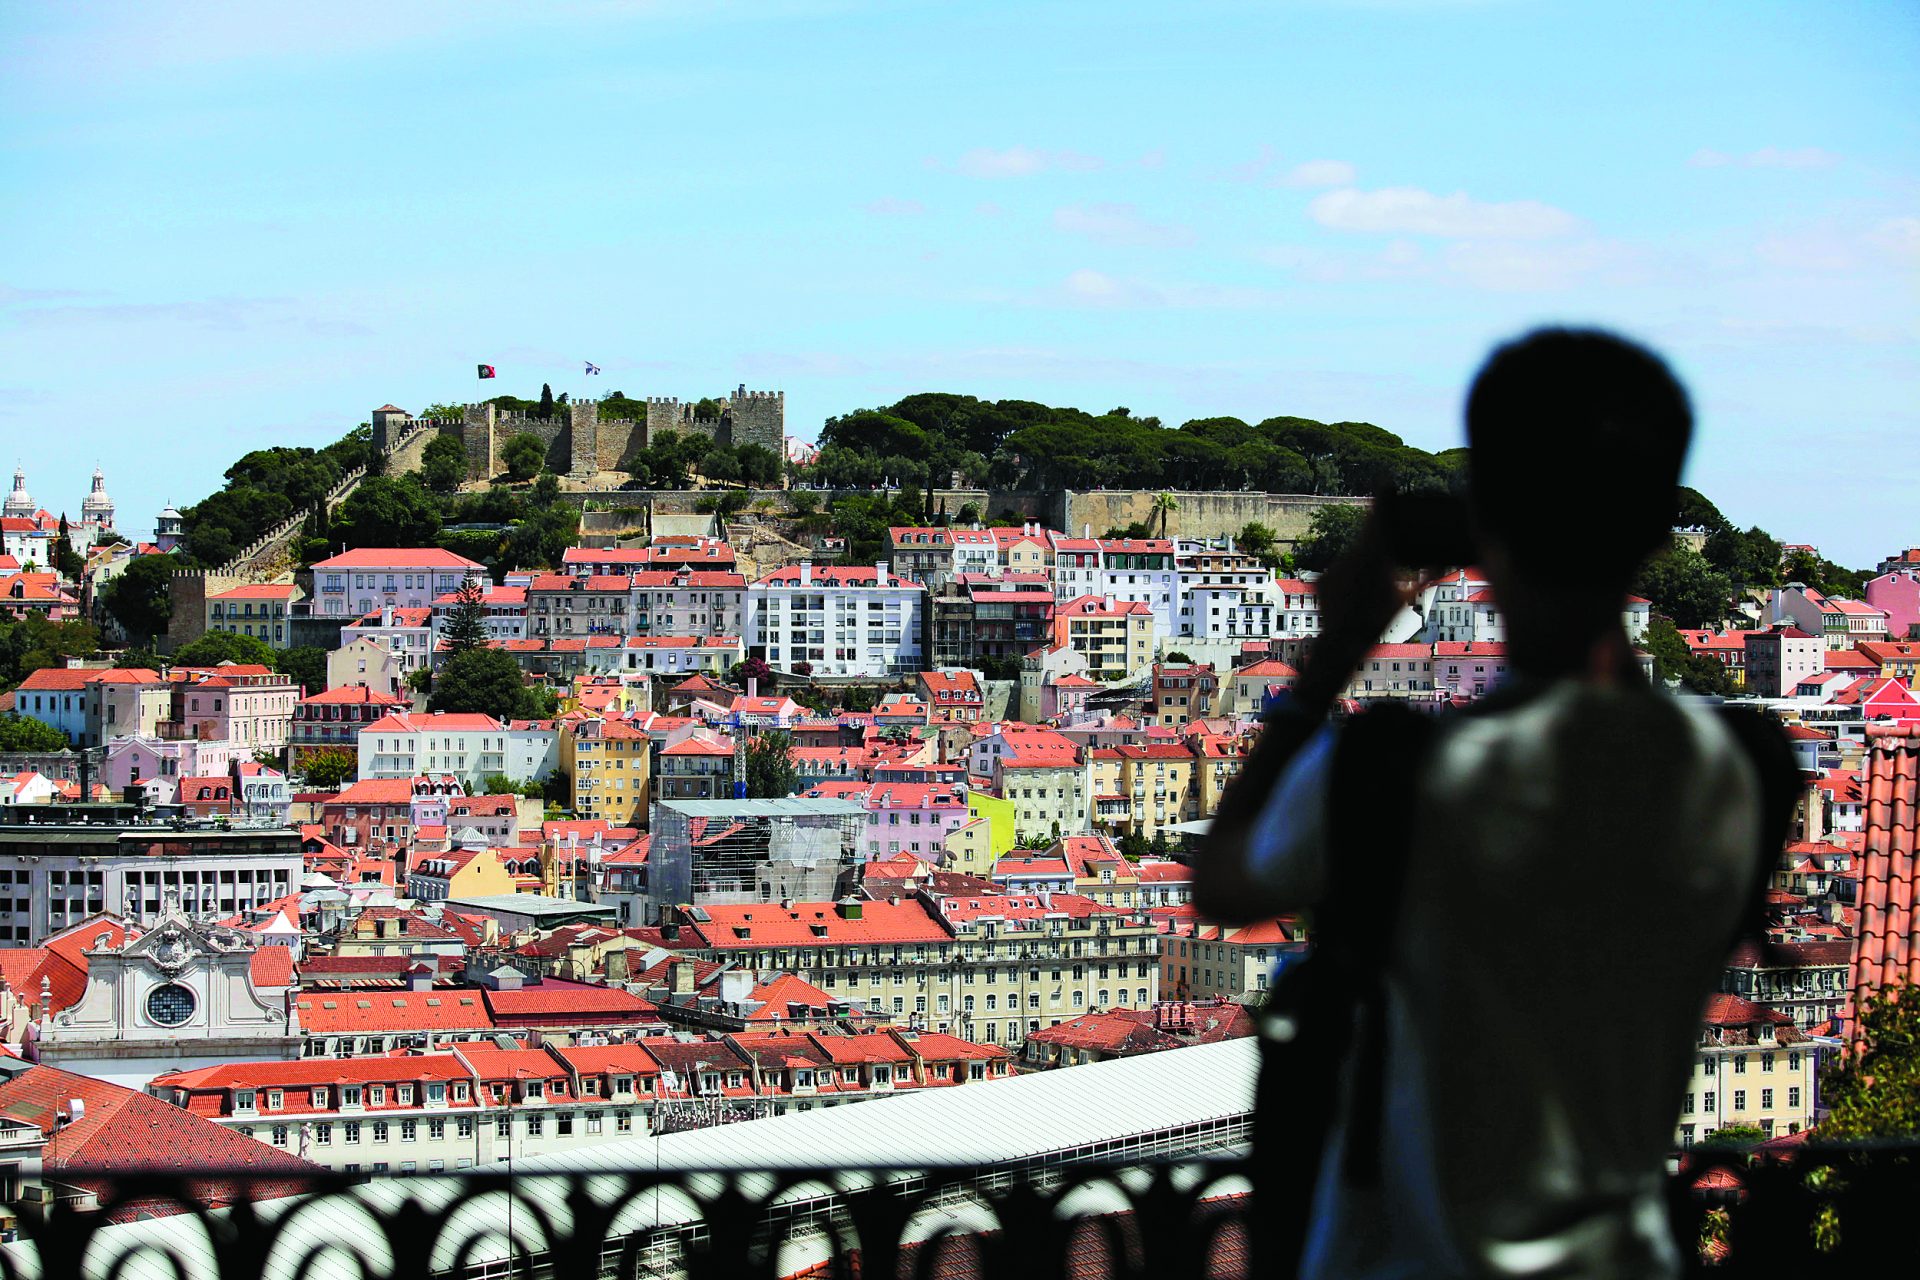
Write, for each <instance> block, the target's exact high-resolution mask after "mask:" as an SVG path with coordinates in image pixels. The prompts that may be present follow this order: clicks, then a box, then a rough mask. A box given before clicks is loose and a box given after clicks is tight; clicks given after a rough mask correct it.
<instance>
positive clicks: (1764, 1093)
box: [1760, 1089, 1773, 1111]
mask: <svg viewBox="0 0 1920 1280" xmlns="http://www.w3.org/2000/svg"><path fill="white" fill-rule="evenodd" d="M1760 1109H1761V1110H1762V1111H1770V1110H1772V1109H1773V1090H1771V1089H1762V1090H1761V1091H1760Z"/></svg>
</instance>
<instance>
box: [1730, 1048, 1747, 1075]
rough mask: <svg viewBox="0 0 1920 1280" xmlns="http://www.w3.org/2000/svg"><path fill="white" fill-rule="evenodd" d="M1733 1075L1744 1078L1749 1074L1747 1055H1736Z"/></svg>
mask: <svg viewBox="0 0 1920 1280" xmlns="http://www.w3.org/2000/svg"><path fill="white" fill-rule="evenodd" d="M1733 1074H1735V1075H1737V1076H1743V1075H1745V1074H1747V1055H1746V1054H1744V1053H1742V1054H1736V1055H1734V1059H1733Z"/></svg>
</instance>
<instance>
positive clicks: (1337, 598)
mask: <svg viewBox="0 0 1920 1280" xmlns="http://www.w3.org/2000/svg"><path fill="white" fill-rule="evenodd" d="M1425 585H1426V580H1425V578H1424V575H1422V576H1415V577H1412V578H1409V577H1408V576H1407V575H1406V574H1405V573H1404V572H1403V571H1402V569H1401V568H1400V566H1398V565H1396V564H1395V563H1394V560H1393V555H1392V552H1391V549H1390V544H1389V541H1388V538H1387V533H1386V519H1385V517H1384V516H1383V514H1382V512H1381V509H1380V504H1379V503H1378V502H1376V503H1375V505H1374V507H1373V509H1372V510H1370V511H1369V512H1368V513H1367V518H1366V520H1365V522H1364V523H1362V524H1361V526H1360V532H1359V533H1358V534H1357V535H1355V537H1354V540H1353V541H1352V542H1351V543H1349V544H1348V546H1347V549H1346V550H1345V551H1343V552H1342V553H1341V554H1340V558H1339V559H1337V560H1335V561H1334V562H1333V564H1332V565H1331V566H1329V568H1328V569H1327V572H1326V573H1325V574H1324V575H1322V577H1321V578H1320V581H1319V583H1318V593H1319V596H1320V634H1319V636H1318V637H1316V638H1315V639H1314V642H1313V649H1312V651H1311V652H1310V653H1309V654H1308V656H1307V666H1306V670H1305V671H1304V672H1303V673H1302V674H1301V677H1300V681H1299V684H1298V685H1297V686H1296V688H1295V690H1294V696H1295V699H1296V701H1297V704H1298V705H1299V706H1300V707H1301V708H1302V709H1303V710H1311V711H1313V712H1316V713H1319V712H1323V711H1325V710H1327V709H1329V708H1331V707H1332V706H1333V703H1334V700H1335V699H1336V698H1338V697H1339V696H1340V691H1341V690H1342V689H1344V688H1346V686H1347V681H1348V680H1349V679H1350V678H1351V677H1352V675H1353V673H1354V671H1355V670H1357V669H1358V668H1359V665H1360V663H1361V661H1362V660H1364V659H1365V658H1366V656H1367V653H1368V651H1369V650H1371V649H1372V648H1373V646H1374V645H1376V644H1378V643H1379V642H1380V633H1381V632H1382V631H1385V630H1386V627H1387V624H1388V623H1389V622H1392V621H1393V619H1394V615H1396V614H1398V613H1399V612H1400V610H1401V609H1402V608H1404V607H1405V606H1406V605H1407V604H1408V602H1409V601H1410V600H1411V599H1413V598H1414V596H1415V595H1416V594H1417V593H1418V592H1419V591H1420V590H1421V589H1422V588H1423V587H1424V586H1425Z"/></svg>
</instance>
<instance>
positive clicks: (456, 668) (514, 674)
mask: <svg viewBox="0 0 1920 1280" xmlns="http://www.w3.org/2000/svg"><path fill="white" fill-rule="evenodd" d="M553 709H554V697H553V695H552V694H550V693H548V692H546V691H545V690H544V689H534V688H531V687H529V686H528V684H527V682H526V680H525V678H524V677H523V676H522V675H521V674H520V664H519V663H517V662H515V661H514V660H513V655H512V654H509V653H506V652H504V651H502V650H499V649H469V650H467V651H466V652H465V653H458V654H455V655H454V656H452V657H451V658H448V659H447V661H446V664H445V665H444V666H442V667H441V668H440V670H439V671H437V672H435V673H434V676H433V692H432V693H430V694H428V695H427V710H429V711H463V712H469V713H477V714H480V715H487V716H493V717H495V718H496V719H500V720H538V719H542V718H544V717H546V716H550V715H552V714H553Z"/></svg>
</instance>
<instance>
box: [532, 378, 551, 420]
mask: <svg viewBox="0 0 1920 1280" xmlns="http://www.w3.org/2000/svg"><path fill="white" fill-rule="evenodd" d="M534 413H535V415H536V416H538V417H542V418H551V417H552V416H553V388H552V387H550V386H548V385H547V384H546V383H544V382H543V383H541V384H540V407H539V408H538V409H536V410H534Z"/></svg>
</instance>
